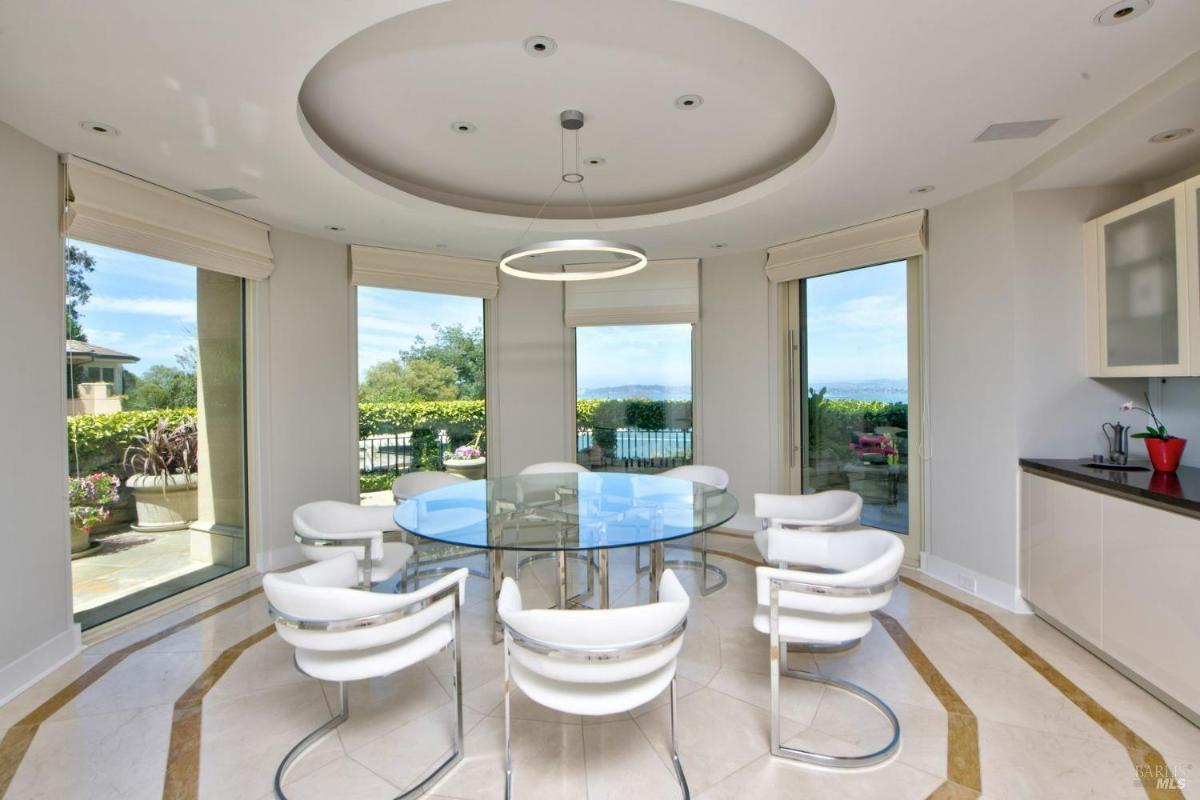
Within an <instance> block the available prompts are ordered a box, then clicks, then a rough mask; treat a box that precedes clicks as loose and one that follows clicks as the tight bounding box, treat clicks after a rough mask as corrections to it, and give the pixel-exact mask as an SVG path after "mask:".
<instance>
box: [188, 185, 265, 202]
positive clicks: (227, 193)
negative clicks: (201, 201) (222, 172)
mask: <svg viewBox="0 0 1200 800" xmlns="http://www.w3.org/2000/svg"><path fill="white" fill-rule="evenodd" d="M195 191H196V194H198V195H202V196H203V197H207V198H208V199H209V200H215V201H216V202H218V203H229V202H232V201H234V200H257V199H258V198H257V197H256V196H254V195H252V194H250V193H249V192H245V191H242V190H241V189H239V188H237V187H236V186H220V187H217V188H216V189H196V190H195Z"/></svg>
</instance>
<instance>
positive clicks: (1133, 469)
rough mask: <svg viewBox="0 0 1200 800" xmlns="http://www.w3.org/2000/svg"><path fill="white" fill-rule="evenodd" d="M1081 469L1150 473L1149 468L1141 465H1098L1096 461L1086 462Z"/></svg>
mask: <svg viewBox="0 0 1200 800" xmlns="http://www.w3.org/2000/svg"><path fill="white" fill-rule="evenodd" d="M1079 466H1081V467H1087V468H1088V469H1105V470H1111V471H1113V472H1149V471H1150V468H1149V467H1143V466H1141V465H1139V464H1097V463H1096V462H1095V461H1086V462H1084V463H1083V464H1080V465H1079Z"/></svg>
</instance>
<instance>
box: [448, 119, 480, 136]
mask: <svg viewBox="0 0 1200 800" xmlns="http://www.w3.org/2000/svg"><path fill="white" fill-rule="evenodd" d="M450 130H452V131H454V132H455V133H474V132H475V124H474V123H473V122H466V121H464V120H461V119H460V120H457V121H455V122H451V123H450Z"/></svg>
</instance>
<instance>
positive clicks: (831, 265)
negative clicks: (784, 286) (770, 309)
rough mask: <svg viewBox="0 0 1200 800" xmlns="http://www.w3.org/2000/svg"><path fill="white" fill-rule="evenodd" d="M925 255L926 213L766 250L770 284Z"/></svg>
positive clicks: (901, 215)
mask: <svg viewBox="0 0 1200 800" xmlns="http://www.w3.org/2000/svg"><path fill="white" fill-rule="evenodd" d="M924 252H925V211H924V210H920V211H911V212H909V213H907V214H900V215H899V216H895V217H888V218H887V219H881V220H877V221H875V222H868V223H866V224H863V225H855V226H854V227H853V228H844V229H842V230H840V231H834V232H833V233H824V234H821V235H820V236H812V237H810V238H808V239H801V240H800V241H797V242H788V243H787V244H781V245H777V246H775V247H772V248H769V249H768V250H767V265H766V268H765V269H766V273H767V278H768V280H770V281H771V282H772V283H778V282H780V281H794V280H799V279H801V278H813V277H816V276H817V275H825V274H828V273H830V272H839V271H841V270H847V269H856V268H857V267H869V266H871V265H873V264H884V263H887V262H888V261H903V260H905V259H908V258H912V257H913V256H919V255H922V254H924Z"/></svg>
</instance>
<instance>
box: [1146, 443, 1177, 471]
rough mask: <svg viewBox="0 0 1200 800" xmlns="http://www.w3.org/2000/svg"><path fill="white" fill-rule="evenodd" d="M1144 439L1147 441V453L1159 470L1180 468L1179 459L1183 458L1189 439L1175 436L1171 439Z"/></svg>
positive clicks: (1155, 467)
mask: <svg viewBox="0 0 1200 800" xmlns="http://www.w3.org/2000/svg"><path fill="white" fill-rule="evenodd" d="M1142 441H1144V442H1145V443H1146V453H1147V454H1148V455H1149V456H1150V463H1151V464H1153V465H1154V469H1155V470H1156V471H1157V472H1174V471H1175V470H1177V469H1178V468H1179V459H1181V458H1183V448H1185V447H1187V439H1180V438H1179V437H1178V436H1175V437H1172V438H1170V439H1143V440H1142Z"/></svg>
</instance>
